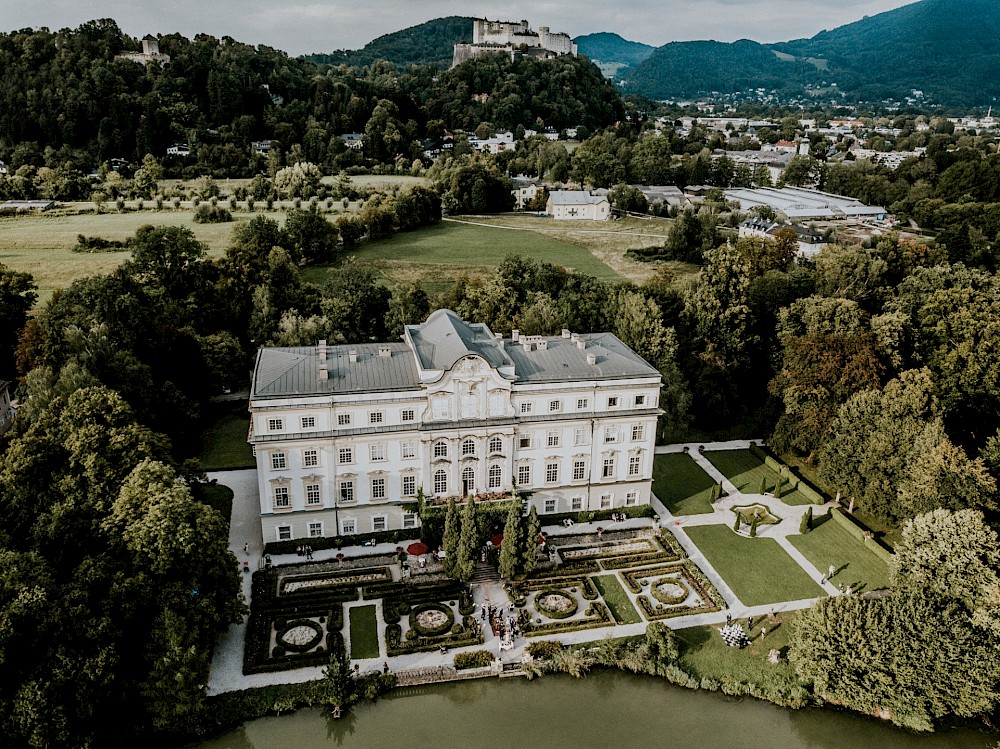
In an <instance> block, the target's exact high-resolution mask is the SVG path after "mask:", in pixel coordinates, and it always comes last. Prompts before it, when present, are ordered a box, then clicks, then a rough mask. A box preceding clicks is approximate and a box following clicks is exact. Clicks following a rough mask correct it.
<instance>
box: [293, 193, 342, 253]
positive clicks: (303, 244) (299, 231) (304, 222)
mask: <svg viewBox="0 0 1000 749" xmlns="http://www.w3.org/2000/svg"><path fill="white" fill-rule="evenodd" d="M285 237H286V238H287V243H288V246H287V247H286V249H287V250H288V251H289V252H290V253H291V255H292V257H295V258H299V259H301V261H302V262H304V263H306V264H311V263H329V262H330V261H332V260H333V259H334V258H336V256H337V250H338V248H339V246H340V232H339V231H338V230H337V227H336V226H335V225H333V224H332V223H330V222H329V221H327V220H326V218H325V217H323V216H322V215H320V213H319V211H318V210H316V207H315V206H313V207H311V208H310V209H309V210H307V211H291V212H290V213H289V214H288V217H287V218H286V219H285Z"/></svg>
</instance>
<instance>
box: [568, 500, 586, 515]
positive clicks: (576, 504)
mask: <svg viewBox="0 0 1000 749" xmlns="http://www.w3.org/2000/svg"><path fill="white" fill-rule="evenodd" d="M569 508H570V509H571V510H573V511H574V512H579V511H580V510H582V509H583V497H573V498H572V499H571V500H570V501H569Z"/></svg>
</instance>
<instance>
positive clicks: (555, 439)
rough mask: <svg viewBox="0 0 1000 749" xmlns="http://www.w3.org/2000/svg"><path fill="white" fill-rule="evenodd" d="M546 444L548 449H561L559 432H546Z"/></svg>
mask: <svg viewBox="0 0 1000 749" xmlns="http://www.w3.org/2000/svg"><path fill="white" fill-rule="evenodd" d="M545 444H546V446H547V447H559V432H546V433H545Z"/></svg>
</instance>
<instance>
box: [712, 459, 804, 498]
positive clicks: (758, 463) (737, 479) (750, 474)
mask: <svg viewBox="0 0 1000 749" xmlns="http://www.w3.org/2000/svg"><path fill="white" fill-rule="evenodd" d="M705 457H706V458H708V459H709V461H711V463H712V465H714V466H715V467H716V468H718V469H719V470H720V471H721V472H722V474H723V475H724V476H725V477H726V478H727V479H729V480H730V481H732V482H733V484H734V485H735V486H736V488H737V489H739V490H740V491H741V492H743V493H744V494H759V493H760V480H761V478H763V479H764V481H765V483H766V487H767V489H766V491H769V492H772V491H774V487H775V485H776V484H777V483H778V474H777V473H776V472H775V471H772V470H771V469H770V468H768V467H767V466H766V465H765V464H764V461H763V460H762V459H761V458H758V457H757V456H756V455H754V454H753V453H752V452H750V451H749V450H709V451H706V452H705ZM781 501H782V502H784V503H785V504H787V505H810V504H812V502H811V501H810V500H809V498H808V497H806V496H805V495H804V494H802V492H800V491H799V490H798V489H795V490H793V491H788V482H787V481H786V482H785V484H784V488H783V489H782V493H781Z"/></svg>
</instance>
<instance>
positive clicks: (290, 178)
mask: <svg viewBox="0 0 1000 749" xmlns="http://www.w3.org/2000/svg"><path fill="white" fill-rule="evenodd" d="M322 180H323V173H322V172H321V171H320V169H319V167H318V166H316V165H315V164H313V163H312V162H309V161H297V162H295V163H294V164H292V165H291V166H286V167H284V168H283V169H279V170H278V172H277V174H275V175H274V189H275V190H277V191H278V194H279V195H280V196H281V197H284V198H310V197H312V196H313V195H315V194H316V191H317V190H318V189H319V186H320V183H321V182H322Z"/></svg>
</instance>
